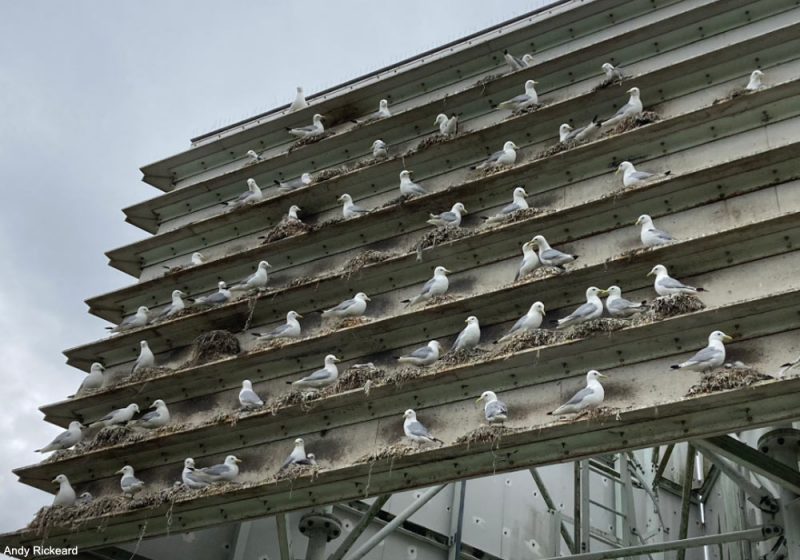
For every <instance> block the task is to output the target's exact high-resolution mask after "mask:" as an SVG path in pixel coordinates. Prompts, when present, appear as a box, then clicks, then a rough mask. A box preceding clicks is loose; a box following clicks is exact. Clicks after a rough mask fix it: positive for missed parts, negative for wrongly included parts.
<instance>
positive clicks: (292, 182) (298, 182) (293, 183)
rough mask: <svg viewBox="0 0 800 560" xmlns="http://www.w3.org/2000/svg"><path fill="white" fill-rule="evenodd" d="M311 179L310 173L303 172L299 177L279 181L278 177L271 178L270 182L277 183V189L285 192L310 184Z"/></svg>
mask: <svg viewBox="0 0 800 560" xmlns="http://www.w3.org/2000/svg"><path fill="white" fill-rule="evenodd" d="M311 180H312V179H311V173H303V174H302V175H300V176H299V177H295V178H294V179H289V180H288V181H279V180H278V179H273V180H272V182H273V183H275V184H276V185H278V190H279V191H281V192H284V193H287V192H291V191H294V190H297V189H299V188H301V187H305V186H307V185H310V184H311Z"/></svg>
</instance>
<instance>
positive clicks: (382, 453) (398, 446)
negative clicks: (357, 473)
mask: <svg viewBox="0 0 800 560" xmlns="http://www.w3.org/2000/svg"><path fill="white" fill-rule="evenodd" d="M416 450H417V448H415V447H414V446H412V445H410V444H408V443H405V442H398V443H393V444H391V445H385V446H383V447H380V448H379V449H377V450H376V451H373V452H372V453H368V454H366V455H364V456H363V457H359V458H358V459H356V460H355V464H363V463H375V462H377V461H383V460H385V459H390V460H391V459H396V458H397V457H403V456H404V455H410V454H411V453H414V452H415V451H416Z"/></svg>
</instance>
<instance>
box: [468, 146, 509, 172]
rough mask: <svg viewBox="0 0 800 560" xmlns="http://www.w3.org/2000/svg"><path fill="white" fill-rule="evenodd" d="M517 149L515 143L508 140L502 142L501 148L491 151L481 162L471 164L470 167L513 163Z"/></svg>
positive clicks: (493, 166) (486, 167)
mask: <svg viewBox="0 0 800 560" xmlns="http://www.w3.org/2000/svg"><path fill="white" fill-rule="evenodd" d="M517 150H519V148H518V147H517V145H516V144H514V142H511V141H510V140H509V141H508V142H506V143H505V144H503V149H502V150H499V151H497V152H495V153H493V154H492V155H490V156H489V157H488V158H486V159H485V160H484V161H483V162H482V163H480V164H478V165H473V166H472V167H470V169H478V170H480V169H493V168H495V167H500V166H501V165H514V162H515V161H517Z"/></svg>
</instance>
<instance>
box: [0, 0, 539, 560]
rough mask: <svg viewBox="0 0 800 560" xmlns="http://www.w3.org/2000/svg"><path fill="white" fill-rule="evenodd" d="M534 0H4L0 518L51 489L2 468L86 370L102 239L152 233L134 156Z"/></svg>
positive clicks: (182, 144) (0, 51) (27, 511)
mask: <svg viewBox="0 0 800 560" xmlns="http://www.w3.org/2000/svg"><path fill="white" fill-rule="evenodd" d="M542 3H543V1H542V0H527V1H525V0H504V1H503V2H496V3H495V2H493V3H488V2H486V1H485V0H446V1H445V0H439V1H437V2H432V1H430V0H404V1H403V2H402V5H401V4H399V3H380V2H366V1H350V2H331V1H329V0H304V1H302V2H283V3H278V2H266V1H261V2H258V1H255V0H248V1H245V0H238V1H227V2H211V1H208V0H180V1H170V2H165V1H163V0H139V1H137V2H127V3H123V2H107V1H103V0H93V1H88V0H85V1H81V0H70V1H69V2H64V1H57V0H50V1H44V0H40V1H37V2H33V1H16V2H14V1H12V0H5V1H2V0H0V189H2V195H3V198H2V200H3V204H2V206H0V258H1V259H2V260H0V263H2V265H1V266H0V270H2V279H3V286H2V290H0V335H1V336H0V380H2V395H1V396H2V398H3V406H2V409H1V410H2V419H0V504H14V506H15V507H13V508H8V507H3V508H0V532H5V531H10V530H15V529H18V528H20V527H22V526H24V525H25V524H26V523H27V522H28V521H29V520H30V519H31V517H32V516H33V514H34V513H35V511H36V510H37V509H38V508H39V507H41V506H42V505H45V504H47V503H49V502H50V501H51V500H52V498H51V497H50V496H49V495H48V494H44V493H42V492H39V491H37V490H33V489H30V488H29V487H27V486H24V485H22V484H19V483H18V482H17V481H16V476H14V475H13V473H11V469H12V468H14V467H18V466H22V465H26V464H30V463H33V462H35V461H38V460H39V459H40V457H39V456H38V455H37V454H34V453H33V452H32V450H33V449H36V448H38V447H40V446H41V445H43V444H45V443H47V442H48V441H49V440H50V439H51V438H52V437H54V436H55V435H56V434H57V433H58V431H59V430H57V429H56V428H54V427H53V426H51V425H48V424H46V423H44V422H43V421H42V420H41V418H42V416H41V413H40V412H39V411H38V410H37V408H38V407H39V406H41V405H42V404H45V403H51V402H54V401H57V400H60V399H62V398H63V397H64V396H65V395H68V394H71V393H73V392H74V390H75V388H76V387H77V386H78V384H79V383H80V381H81V374H80V373H79V372H78V371H77V370H75V369H73V368H71V367H69V366H67V365H65V363H64V356H63V355H62V354H61V351H62V350H64V349H65V348H69V347H72V346H75V345H79V344H84V343H87V342H90V341H92V340H94V339H97V338H99V337H101V336H103V333H104V332H105V331H104V329H103V327H104V326H105V324H106V323H104V322H103V321H102V320H100V319H97V318H95V317H93V316H91V315H89V314H88V313H87V308H86V306H85V304H84V303H83V300H84V299H86V298H87V297H89V296H93V295H96V294H99V293H103V292H107V291H109V290H113V289H116V288H121V287H123V286H126V285H128V284H131V283H132V282H134V279H133V278H131V277H129V276H126V275H124V274H122V273H120V272H117V271H116V270H114V269H111V268H109V267H108V266H107V264H106V258H105V256H104V255H103V253H104V252H105V251H107V250H108V249H111V248H114V247H118V246H120V245H124V244H126V243H130V242H132V241H135V240H138V239H142V238H144V237H146V236H147V234H146V233H145V232H143V231H141V230H138V229H137V228H135V227H133V226H130V225H128V224H125V223H124V221H123V214H122V212H121V211H120V210H121V208H123V207H126V206H128V205H130V204H133V203H135V202H139V201H141V200H144V199H147V198H151V197H154V196H156V195H157V194H158V192H159V191H157V190H156V189H154V188H152V187H149V186H148V185H146V184H144V183H142V182H141V181H140V179H141V173H140V171H139V169H138V168H139V167H140V166H141V165H143V164H146V163H150V162H152V161H155V160H158V159H161V158H163V157H165V156H168V155H171V154H173V153H176V152H179V151H181V150H183V149H185V148H187V147H188V144H189V138H190V137H192V136H196V135H198V134H201V133H203V132H207V131H209V130H212V129H214V128H217V127H219V126H222V125H224V124H227V123H230V122H233V121H236V120H240V119H243V118H246V117H247V116H251V115H254V114H256V113H259V112H261V111H264V110H267V109H270V108H272V107H275V106H277V105H280V104H283V103H287V102H289V101H290V100H291V99H292V97H293V95H294V87H295V86H296V85H303V86H304V87H305V90H306V92H307V93H308V94H311V93H313V92H316V91H319V90H320V89H323V88H325V87H328V86H331V85H335V84H337V83H339V82H342V81H344V80H346V79H349V78H352V77H355V76H357V75H361V74H363V73H366V72H368V71H370V70H374V69H377V68H379V67H382V66H385V65H388V64H391V63H393V62H396V61H398V60H401V59H403V58H406V57H409V56H412V55H414V54H416V53H419V52H421V51H424V50H427V49H430V48H433V47H435V46H437V45H440V44H442V43H445V42H448V41H450V40H453V39H456V38H458V37H460V36H463V35H466V34H468V33H472V32H474V31H477V30H479V29H482V28H484V27H487V26H489V25H492V24H494V23H497V22H500V21H503V20H506V19H508V18H510V17H513V16H515V15H518V14H521V13H524V12H527V11H529V10H532V9H535V8H536V7H538V6H540V5H541V4H542ZM490 4H491V5H492V10H493V11H492V13H487V12H486V8H487V6H489V5H490ZM350 22H356V23H355V25H354V24H353V23H350ZM301 33H303V34H302V35H301ZM123 404H127V403H120V405H123ZM176 474H177V473H176ZM0 556H2V555H0Z"/></svg>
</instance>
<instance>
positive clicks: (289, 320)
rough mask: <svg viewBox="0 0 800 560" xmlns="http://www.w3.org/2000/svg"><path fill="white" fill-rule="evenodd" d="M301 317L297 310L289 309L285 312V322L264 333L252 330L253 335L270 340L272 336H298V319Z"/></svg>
mask: <svg viewBox="0 0 800 560" xmlns="http://www.w3.org/2000/svg"><path fill="white" fill-rule="evenodd" d="M302 318H303V316H302V315H300V314H299V313H298V312H297V311H289V312H288V313H287V314H286V323H284V324H283V325H279V326H277V327H275V328H274V329H272V330H270V331H267V332H265V333H258V332H254V333H253V336H257V337H258V338H262V339H265V340H271V339H273V338H300V330H301V329H300V322H299V321H298V319H302Z"/></svg>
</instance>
